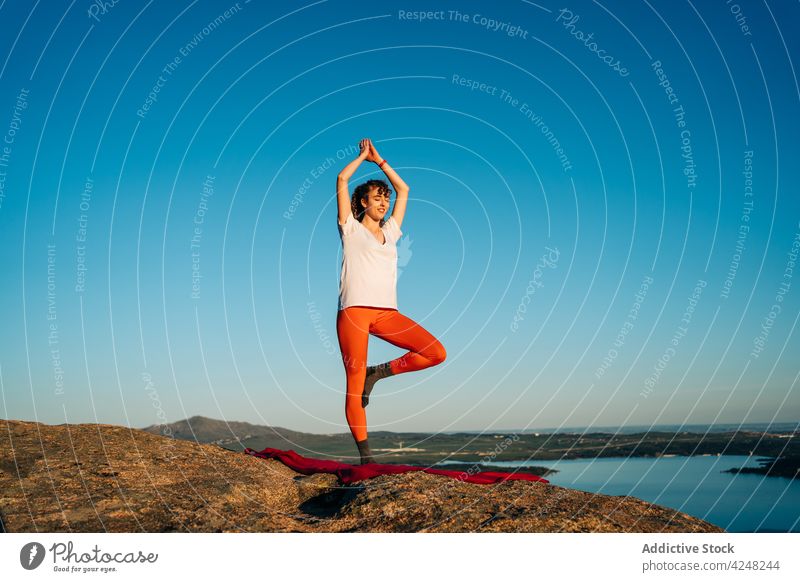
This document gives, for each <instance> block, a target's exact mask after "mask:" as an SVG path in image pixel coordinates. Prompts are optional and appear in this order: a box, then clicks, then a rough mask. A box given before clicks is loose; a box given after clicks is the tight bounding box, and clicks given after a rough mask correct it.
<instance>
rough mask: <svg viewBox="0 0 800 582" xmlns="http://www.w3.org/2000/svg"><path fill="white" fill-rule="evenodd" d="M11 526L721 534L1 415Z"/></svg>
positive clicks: (507, 489) (635, 510)
mask: <svg viewBox="0 0 800 582" xmlns="http://www.w3.org/2000/svg"><path fill="white" fill-rule="evenodd" d="M0 520H2V527H3V528H4V530H5V531H8V532H103V531H109V532H141V531H146V532H170V531H180V532H722V531H724V530H722V529H720V528H718V527H716V526H714V525H711V524H709V523H707V522H704V521H702V520H699V519H696V518H693V517H691V516H689V515H686V514H685V513H681V512H678V511H674V510H672V509H668V508H666V507H661V506H659V505H653V504H651V503H647V502H644V501H642V500H640V499H636V498H634V497H626V496H609V495H597V494H591V493H586V492H583V491H576V490H572V489H566V488H563V487H559V486H556V485H552V484H544V483H535V482H528V481H508V482H505V483H500V484H497V485H477V484H471V483H465V482H462V481H457V480H455V479H451V478H449V477H443V476H439V475H431V474H428V473H424V472H422V471H415V472H411V473H404V474H399V475H384V476H381V477H377V478H374V479H368V480H365V481H361V482H358V483H355V484H353V485H349V486H343V485H341V484H340V483H338V482H337V478H336V476H334V475H327V474H317V475H312V476H304V475H300V474H298V473H295V472H294V471H292V470H291V469H289V468H288V467H286V466H285V465H283V464H282V463H280V462H279V461H276V460H272V459H270V460H265V459H259V458H256V457H252V456H250V455H246V454H244V453H237V452H232V451H229V450H227V449H223V448H221V447H219V446H217V445H208V444H197V443H195V442H190V441H185V440H177V439H173V438H167V437H163V436H159V435H155V434H150V433H148V432H144V431H141V430H137V429H129V428H127V427H121V426H113V425H104V424H62V425H46V424H41V423H35V422H24V421H14V420H9V421H5V420H0Z"/></svg>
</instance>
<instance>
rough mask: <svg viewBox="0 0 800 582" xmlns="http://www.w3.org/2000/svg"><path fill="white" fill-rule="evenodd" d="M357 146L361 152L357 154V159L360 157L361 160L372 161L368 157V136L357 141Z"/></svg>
mask: <svg viewBox="0 0 800 582" xmlns="http://www.w3.org/2000/svg"><path fill="white" fill-rule="evenodd" d="M358 147H359V148H361V153H359V154H358V159H360V160H361V161H362V162H363V161H364V160H369V161H372V160H370V159H369V156H370V153H371V152H370V141H369V138H366V137H365V138H364V139H362V140H361V141H360V142H358Z"/></svg>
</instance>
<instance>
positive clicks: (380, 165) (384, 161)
mask: <svg viewBox="0 0 800 582" xmlns="http://www.w3.org/2000/svg"><path fill="white" fill-rule="evenodd" d="M385 163H386V159H384V160H383V161H382V162H381V163H380V164H378V167H379V168H383V164H385Z"/></svg>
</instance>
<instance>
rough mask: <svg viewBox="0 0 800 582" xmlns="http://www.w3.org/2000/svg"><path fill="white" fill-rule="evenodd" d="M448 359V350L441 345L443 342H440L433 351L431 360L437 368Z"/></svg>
mask: <svg viewBox="0 0 800 582" xmlns="http://www.w3.org/2000/svg"><path fill="white" fill-rule="evenodd" d="M446 358H447V350H445V349H444V346H443V345H442V344H441V342H438V343H437V344H436V345H435V346H433V348H432V349H431V355H430V359H431V361H432V362H433V365H434V366H436V365H437V364H441V363H442V362H444V361H445V359H446Z"/></svg>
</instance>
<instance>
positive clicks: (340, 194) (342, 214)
mask: <svg viewBox="0 0 800 582" xmlns="http://www.w3.org/2000/svg"><path fill="white" fill-rule="evenodd" d="M358 145H359V147H360V148H361V153H360V154H358V157H357V158H356V159H354V160H353V161H352V162H350V163H349V164H347V165H346V166H345V167H344V169H343V170H342V171H341V172H339V175H338V176H336V198H337V200H338V205H339V224H344V223H345V221H346V220H347V215H348V214H352V212H353V209H352V208H351V206H350V188H349V187H348V182H349V180H350V177H351V176H352V175H353V174H354V173H355V171H356V168H358V166H360V165H361V162H363V161H364V160H366V159H367V156H368V155H369V143H368V140H367V139H362V140H361V142H359V144H358Z"/></svg>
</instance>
